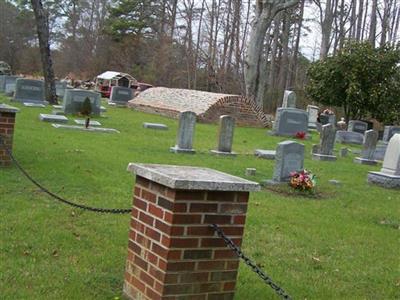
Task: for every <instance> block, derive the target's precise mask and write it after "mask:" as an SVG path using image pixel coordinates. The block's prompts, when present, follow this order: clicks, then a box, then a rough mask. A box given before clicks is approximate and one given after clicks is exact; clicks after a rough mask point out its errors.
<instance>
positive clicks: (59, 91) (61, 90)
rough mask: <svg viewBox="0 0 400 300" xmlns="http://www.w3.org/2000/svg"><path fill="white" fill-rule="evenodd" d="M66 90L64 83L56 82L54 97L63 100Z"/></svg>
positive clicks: (65, 83)
mask: <svg viewBox="0 0 400 300" xmlns="http://www.w3.org/2000/svg"><path fill="white" fill-rule="evenodd" d="M66 89H67V82H66V81H56V95H57V97H59V98H60V99H63V98H64V95H65V90H66Z"/></svg>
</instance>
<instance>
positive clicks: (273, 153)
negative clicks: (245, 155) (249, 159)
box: [254, 149, 276, 160]
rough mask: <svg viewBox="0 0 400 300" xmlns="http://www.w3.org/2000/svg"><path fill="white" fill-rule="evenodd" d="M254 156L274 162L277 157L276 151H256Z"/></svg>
mask: <svg viewBox="0 0 400 300" xmlns="http://www.w3.org/2000/svg"><path fill="white" fill-rule="evenodd" d="M254 155H255V156H257V157H259V158H264V159H271V160H274V159H275V156H276V150H263V149H256V150H255V151H254Z"/></svg>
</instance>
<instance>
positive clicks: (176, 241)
mask: <svg viewBox="0 0 400 300" xmlns="http://www.w3.org/2000/svg"><path fill="white" fill-rule="evenodd" d="M198 244H199V239H193V238H172V239H171V244H170V246H171V247H172V248H194V247H197V246H198Z"/></svg>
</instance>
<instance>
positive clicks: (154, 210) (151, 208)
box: [149, 203, 164, 219]
mask: <svg viewBox="0 0 400 300" xmlns="http://www.w3.org/2000/svg"><path fill="white" fill-rule="evenodd" d="M149 213H150V214H151V215H153V216H155V217H157V218H160V219H162V218H163V215H164V212H163V210H162V209H161V208H159V207H157V206H155V205H153V204H151V203H150V204H149Z"/></svg>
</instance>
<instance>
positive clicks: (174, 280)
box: [124, 164, 259, 300]
mask: <svg viewBox="0 0 400 300" xmlns="http://www.w3.org/2000/svg"><path fill="white" fill-rule="evenodd" d="M128 170H130V171H132V172H134V173H136V185H135V188H134V197H133V198H134V200H133V210H132V218H131V227H130V233H129V245H128V258H127V262H126V271H125V281H124V294H125V295H126V296H127V297H128V298H129V299H141V300H143V299H152V300H156V299H165V300H173V299H191V300H200V299H204V300H206V299H207V300H214V299H215V300H216V299H218V300H225V299H233V297H234V292H235V285H236V277H237V271H238V266H239V260H238V258H237V257H236V256H235V255H234V253H233V252H232V251H231V250H230V249H228V248H227V247H226V245H225V243H224V241H223V240H222V239H221V238H219V237H218V236H217V235H216V234H215V233H214V230H213V229H212V228H210V227H209V225H210V224H213V223H215V224H217V225H219V226H220V227H221V228H222V229H223V230H224V232H225V233H226V235H227V236H229V237H230V238H232V239H233V241H234V242H235V243H236V244H237V245H240V244H241V242H242V237H243V230H244V225H245V220H246V211H247V202H248V199H249V191H254V190H258V189H259V185H258V184H257V183H255V182H251V181H247V180H244V179H241V178H239V177H234V176H231V175H228V174H225V173H221V172H218V171H214V170H211V169H206V168H195V167H183V166H167V165H150V164H148V165H146V164H130V165H129V167H128Z"/></svg>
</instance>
